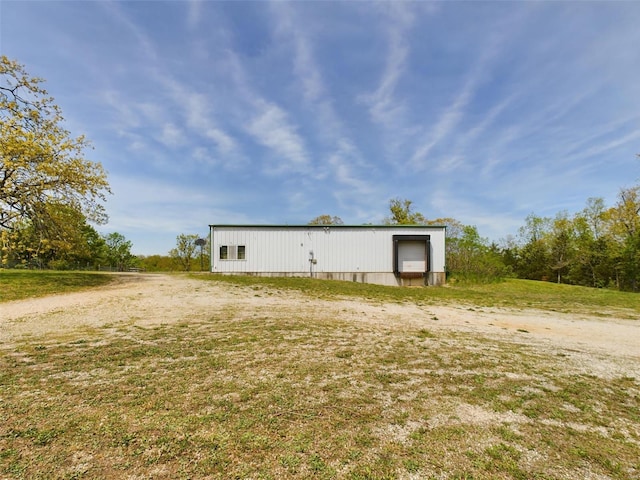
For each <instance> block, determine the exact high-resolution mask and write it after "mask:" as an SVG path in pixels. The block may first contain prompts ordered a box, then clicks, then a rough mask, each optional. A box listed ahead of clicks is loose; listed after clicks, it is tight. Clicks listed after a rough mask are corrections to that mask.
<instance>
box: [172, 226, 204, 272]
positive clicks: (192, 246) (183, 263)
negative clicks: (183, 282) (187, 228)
mask: <svg viewBox="0 0 640 480" xmlns="http://www.w3.org/2000/svg"><path fill="white" fill-rule="evenodd" d="M199 238H200V237H199V236H198V235H185V234H180V235H178V236H177V237H176V248H173V249H172V250H171V251H170V252H169V256H170V257H171V258H173V259H174V260H175V261H176V263H177V264H178V265H179V266H180V267H181V268H182V269H183V270H184V271H185V272H188V271H190V270H191V266H192V264H193V261H194V258H195V257H196V252H197V250H198V245H197V244H196V242H197V241H198V239H199Z"/></svg>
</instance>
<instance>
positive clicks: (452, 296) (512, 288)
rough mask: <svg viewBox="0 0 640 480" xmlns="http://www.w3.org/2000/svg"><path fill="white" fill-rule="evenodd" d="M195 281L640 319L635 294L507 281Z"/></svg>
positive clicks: (639, 302)
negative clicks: (423, 285) (435, 283)
mask: <svg viewBox="0 0 640 480" xmlns="http://www.w3.org/2000/svg"><path fill="white" fill-rule="evenodd" d="M194 278H202V279H206V280H211V281H217V282H228V283H231V284H234V285H249V286H258V285H261V286H265V287H270V288H275V289H280V290H297V291H301V292H303V293H307V294H309V295H312V296H315V297H320V298H327V299H331V298H338V297H345V296H347V297H356V298H362V299H366V300H374V301H376V300H377V301H383V302H411V303H418V304H423V305H424V304H427V305H428V304H447V303H449V304H450V303H455V304H468V305H469V306H476V307H507V308H521V309H531V308H535V309H541V310H548V311H555V312H572V313H580V314H588V315H602V316H609V315H615V316H616V317H618V318H631V319H638V318H640V295H639V294H637V293H630V292H619V291H616V290H607V289H596V288H585V287H578V286H573V285H562V284H561V285H558V284H556V283H550V282H536V281H532V280H518V279H507V280H505V281H503V282H498V283H488V284H457V285H447V286H445V287H428V288H420V287H418V288H416V287H409V288H407V287H405V288H398V287H386V286H381V285H370V284H363V283H352V282H338V281H326V280H315V279H309V278H282V277H274V278H268V277H249V276H233V275H229V276H227V275H194Z"/></svg>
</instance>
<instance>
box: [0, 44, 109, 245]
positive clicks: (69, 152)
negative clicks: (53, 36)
mask: <svg viewBox="0 0 640 480" xmlns="http://www.w3.org/2000/svg"><path fill="white" fill-rule="evenodd" d="M41 84H42V80H41V79H38V78H33V77H30V76H29V75H28V74H27V72H26V71H25V69H24V67H23V66H22V65H20V64H19V63H17V62H15V61H13V60H10V59H9V58H7V57H6V56H0V120H1V121H0V229H13V228H14V227H16V226H18V225H19V222H20V221H25V220H26V221H29V222H31V225H32V226H33V228H36V229H38V230H41V231H40V232H39V235H41V236H42V237H43V238H44V237H45V236H46V235H48V234H49V233H51V232H52V230H43V228H44V227H45V226H51V225H52V224H54V223H55V222H56V221H57V220H58V218H56V216H55V215H51V213H52V210H51V208H50V205H64V206H66V207H68V208H69V209H71V210H73V211H77V212H81V213H82V215H84V217H85V218H87V219H88V220H90V221H93V222H97V223H104V222H105V221H106V214H105V211H104V208H103V206H102V202H103V201H104V200H105V194H106V193H108V192H109V184H108V182H107V176H106V173H105V171H104V170H103V168H102V166H101V165H100V164H99V163H95V162H91V161H89V160H87V159H86V158H85V157H84V150H85V149H86V148H87V147H88V142H87V140H86V139H85V138H84V137H82V136H80V137H75V138H74V137H72V136H71V134H70V132H69V131H67V130H66V129H65V128H64V127H63V126H62V123H63V118H62V114H61V111H60V108H59V107H58V106H57V105H56V104H55V103H54V100H53V98H51V97H50V96H49V95H48V93H47V91H46V90H45V89H44V88H42V86H41ZM58 227H60V225H58ZM50 240H51V241H55V238H50Z"/></svg>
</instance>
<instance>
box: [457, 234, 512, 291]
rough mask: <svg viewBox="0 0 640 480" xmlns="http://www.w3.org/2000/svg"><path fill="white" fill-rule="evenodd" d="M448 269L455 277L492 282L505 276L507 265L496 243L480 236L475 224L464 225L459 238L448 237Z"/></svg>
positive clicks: (507, 271)
mask: <svg viewBox="0 0 640 480" xmlns="http://www.w3.org/2000/svg"><path fill="white" fill-rule="evenodd" d="M447 243H448V244H451V247H450V250H448V253H447V269H448V270H449V273H450V275H451V276H452V277H453V278H456V279H459V280H472V281H474V282H492V281H496V280H499V279H501V278H504V277H505V276H507V275H508V273H509V270H508V269H507V268H506V267H505V264H504V262H503V259H502V256H501V255H500V252H499V250H498V248H497V246H496V245H490V244H489V241H488V240H487V239H486V238H482V237H480V234H479V233H478V229H477V228H476V227H475V226H470V225H464V226H462V231H461V233H460V235H459V236H458V237H457V238H453V239H448V238H447Z"/></svg>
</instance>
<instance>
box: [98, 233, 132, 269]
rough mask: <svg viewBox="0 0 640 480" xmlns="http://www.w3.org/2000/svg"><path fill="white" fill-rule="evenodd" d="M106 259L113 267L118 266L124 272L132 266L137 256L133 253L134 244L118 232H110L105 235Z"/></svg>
mask: <svg viewBox="0 0 640 480" xmlns="http://www.w3.org/2000/svg"><path fill="white" fill-rule="evenodd" d="M104 241H105V250H106V259H107V262H108V263H109V265H110V266H111V268H116V269H117V270H118V271H120V272H122V271H124V270H127V269H128V268H130V267H131V266H132V265H133V264H134V262H135V260H136V257H135V255H133V254H132V253H131V248H133V244H132V243H131V242H130V241H129V240H127V239H126V238H125V236H124V235H122V234H121V233H118V232H113V233H109V234H108V235H105V236H104Z"/></svg>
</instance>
